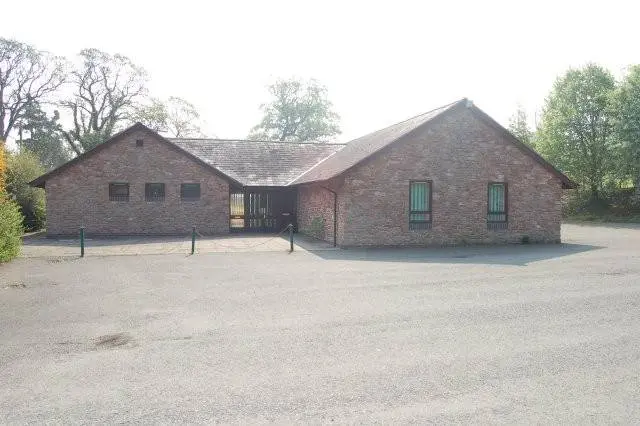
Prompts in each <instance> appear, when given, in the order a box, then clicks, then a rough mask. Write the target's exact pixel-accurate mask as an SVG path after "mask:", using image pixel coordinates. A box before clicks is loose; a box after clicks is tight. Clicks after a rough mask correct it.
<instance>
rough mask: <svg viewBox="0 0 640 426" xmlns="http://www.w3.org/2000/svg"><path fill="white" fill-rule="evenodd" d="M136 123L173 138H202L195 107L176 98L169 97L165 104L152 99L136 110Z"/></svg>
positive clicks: (198, 115)
mask: <svg viewBox="0 0 640 426" xmlns="http://www.w3.org/2000/svg"><path fill="white" fill-rule="evenodd" d="M136 121H140V122H141V123H143V124H144V125H146V126H147V127H149V128H151V129H153V130H155V131H157V132H159V133H165V134H167V135H169V136H172V137H175V138H186V137H201V136H203V133H202V131H201V130H200V125H199V123H200V114H199V113H198V111H197V110H196V107H195V106H194V105H193V104H192V103H190V102H188V101H186V100H184V99H182V98H179V97H177V96H171V97H169V99H168V100H167V101H166V102H163V101H161V100H160V99H157V98H152V99H151V102H150V104H149V105H147V106H145V107H143V108H140V109H139V110H138V112H137V114H136Z"/></svg>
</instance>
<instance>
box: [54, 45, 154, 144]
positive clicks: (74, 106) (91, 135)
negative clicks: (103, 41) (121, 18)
mask: <svg viewBox="0 0 640 426" xmlns="http://www.w3.org/2000/svg"><path fill="white" fill-rule="evenodd" d="M80 58H81V61H82V63H81V64H80V66H78V67H76V69H74V70H73V71H72V72H71V75H70V83H71V85H72V88H73V95H72V96H71V97H70V98H68V99H66V100H64V101H62V102H61V104H60V105H61V106H62V107H63V108H64V109H65V110H66V111H67V112H68V113H69V115H70V118H71V121H72V123H73V124H72V127H71V128H70V129H68V130H64V131H63V132H62V133H63V136H64V138H65V140H66V141H67V143H68V144H69V147H70V148H71V149H72V150H73V151H74V152H75V153H76V154H78V155H79V154H82V153H83V152H84V151H86V150H89V149H91V148H93V147H95V146H96V145H98V144H99V143H102V142H104V141H105V140H106V139H108V138H109V137H111V136H112V135H113V134H114V133H115V132H116V131H117V130H118V129H119V128H120V127H123V126H124V125H126V124H128V123H130V122H131V120H132V118H133V117H134V115H135V112H136V110H137V108H138V107H139V102H141V101H142V100H143V99H144V97H145V95H146V93H147V89H146V83H147V73H146V71H145V70H144V69H142V68H140V67H138V66H137V65H135V64H134V63H133V62H131V60H130V59H129V58H127V57H126V56H122V55H118V54H116V55H111V54H108V53H105V52H102V51H100V50H98V49H84V50H82V51H80Z"/></svg>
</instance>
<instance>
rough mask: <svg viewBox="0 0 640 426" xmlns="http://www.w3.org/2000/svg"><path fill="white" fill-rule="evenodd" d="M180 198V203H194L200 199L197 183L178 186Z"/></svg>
mask: <svg viewBox="0 0 640 426" xmlns="http://www.w3.org/2000/svg"><path fill="white" fill-rule="evenodd" d="M180 198H181V199H182V201H195V200H199V199H200V184H199V183H183V184H182V185H180Z"/></svg>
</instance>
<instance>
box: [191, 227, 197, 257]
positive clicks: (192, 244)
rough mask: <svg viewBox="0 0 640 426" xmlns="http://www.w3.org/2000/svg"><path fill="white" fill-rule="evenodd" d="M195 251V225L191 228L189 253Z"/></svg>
mask: <svg viewBox="0 0 640 426" xmlns="http://www.w3.org/2000/svg"><path fill="white" fill-rule="evenodd" d="M195 252H196V227H195V226H194V227H193V228H192V229H191V254H193V253H195Z"/></svg>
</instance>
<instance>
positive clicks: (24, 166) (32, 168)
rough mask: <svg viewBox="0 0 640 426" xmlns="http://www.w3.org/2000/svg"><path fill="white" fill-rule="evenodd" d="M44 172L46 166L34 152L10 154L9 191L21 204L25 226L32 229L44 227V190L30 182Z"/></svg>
mask: <svg viewBox="0 0 640 426" xmlns="http://www.w3.org/2000/svg"><path fill="white" fill-rule="evenodd" d="M44 172H45V169H44V167H43V166H42V165H41V164H40V162H39V161H38V157H37V156H36V155H35V154H34V153H32V152H29V151H24V150H22V151H19V152H17V153H14V154H11V155H9V159H8V161H7V173H6V185H7V193H8V194H9V196H10V197H11V198H12V199H13V200H14V201H15V202H16V203H18V205H19V206H20V212H21V213H22V215H23V216H24V228H25V229H27V230H30V231H33V230H37V229H41V228H43V227H44V223H45V196H44V190H42V189H40V188H34V187H32V186H30V185H29V182H31V181H32V180H33V179H35V178H37V177H38V176H40V175H42V174H43V173H44Z"/></svg>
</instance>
